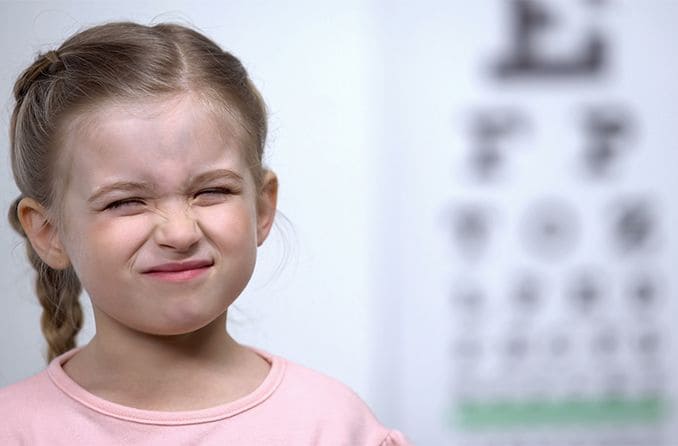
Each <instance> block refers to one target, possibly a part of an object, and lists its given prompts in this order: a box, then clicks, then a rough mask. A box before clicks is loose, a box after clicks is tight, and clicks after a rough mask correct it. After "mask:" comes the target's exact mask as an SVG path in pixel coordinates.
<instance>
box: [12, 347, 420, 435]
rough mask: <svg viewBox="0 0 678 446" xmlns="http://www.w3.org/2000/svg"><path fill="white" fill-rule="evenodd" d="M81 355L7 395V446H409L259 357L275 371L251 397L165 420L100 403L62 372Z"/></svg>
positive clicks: (339, 391)
mask: <svg viewBox="0 0 678 446" xmlns="http://www.w3.org/2000/svg"><path fill="white" fill-rule="evenodd" d="M75 352H76V350H71V351H70V352H67V353H65V354H63V355H61V356H59V357H58V358H56V359H55V360H54V361H52V362H51V363H50V364H49V366H48V368H47V369H46V370H45V371H43V372H41V373H40V374H38V375H36V376H33V377H32V378H28V379H26V380H24V381H21V382H19V383H16V384H13V385H11V386H9V387H6V388H4V389H0V444H2V445H15V444H19V445H50V446H57V445H68V446H73V445H80V444H86V445H113V444H116V445H137V444H138V445H149V446H150V445H163V446H167V445H220V446H221V445H233V446H235V445H243V446H244V445H247V446H256V445H267V446H268V445H294V446H304V445H337V446H338V445H346V446H358V445H374V446H377V445H381V446H397V445H408V444H409V443H408V442H407V440H406V439H405V437H404V436H403V435H402V434H401V433H400V432H398V431H393V430H388V429H386V428H385V427H383V426H382V425H381V424H379V422H378V421H377V420H376V419H375V417H374V415H373V414H372V413H371V412H370V410H369V409H368V407H367V406H366V405H365V403H363V402H362V401H361V400H360V398H359V397H358V396H357V395H356V394H355V393H354V392H353V391H351V390H350V389H349V388H348V387H346V386H344V385H343V384H341V383H339V382H338V381H336V380H334V379H331V378H329V377H327V376H325V375H322V374H320V373H318V372H315V371H312V370H310V369H307V368H304V367H302V366H300V365H297V364H294V363H291V362H289V361H286V360H285V359H283V358H280V357H277V356H273V355H269V354H267V353H265V352H262V351H257V353H259V354H260V355H261V356H262V357H263V358H264V359H266V361H268V362H269V363H270V364H271V370H270V372H269V374H268V376H267V377H266V379H265V380H264V381H263V382H262V383H261V385H259V387H258V388H257V389H256V390H255V391H254V392H252V393H250V394H249V395H247V396H245V397H243V398H240V399H238V400H236V401H232V402H230V403H228V404H224V405H221V406H217V407H212V408H209V409H203V410H195V411H184V412H160V411H149V410H140V409H134V408H131V407H126V406H122V405H119V404H115V403H112V402H110V401H107V400H104V399H101V398H99V397H97V396H95V395H93V394H91V393H89V392H87V391H86V390H85V389H83V388H82V387H80V386H79V385H78V384H76V383H75V381H73V380H72V379H71V378H70V377H69V376H68V375H66V373H65V372H64V370H63V368H62V364H63V363H65V362H66V361H67V360H68V359H69V358H70V357H71V356H73V355H74V354H75Z"/></svg>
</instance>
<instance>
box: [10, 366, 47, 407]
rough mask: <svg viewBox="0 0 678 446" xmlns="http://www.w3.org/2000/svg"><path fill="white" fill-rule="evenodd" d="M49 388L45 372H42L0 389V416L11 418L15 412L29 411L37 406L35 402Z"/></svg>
mask: <svg viewBox="0 0 678 446" xmlns="http://www.w3.org/2000/svg"><path fill="white" fill-rule="evenodd" d="M49 387H51V381H50V380H49V377H48V376H47V372H46V371H43V372H41V373H39V374H37V375H35V376H32V377H30V378H26V379H24V380H22V381H19V382H17V383H14V384H11V385H9V386H7V387H3V388H1V389H0V414H1V415H2V416H11V414H12V413H13V412H16V411H17V410H25V409H30V408H32V406H38V404H37V400H39V399H40V398H41V396H42V395H44V394H45V392H46V391H47V390H48V388H49Z"/></svg>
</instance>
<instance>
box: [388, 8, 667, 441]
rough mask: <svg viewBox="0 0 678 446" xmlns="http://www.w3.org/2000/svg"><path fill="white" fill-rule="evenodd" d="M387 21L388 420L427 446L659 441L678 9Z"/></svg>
mask: <svg viewBox="0 0 678 446" xmlns="http://www.w3.org/2000/svg"><path fill="white" fill-rule="evenodd" d="M389 8H391V10H390V11H389V15H388V19H383V21H382V22H381V23H380V28H379V29H381V32H382V35H381V37H380V41H379V42H380V45H383V46H384V49H385V51H383V54H384V56H383V57H384V60H383V67H384V68H383V72H382V73H379V74H378V76H376V77H377V78H378V79H379V80H380V82H379V85H378V86H377V85H375V88H376V89H383V91H384V93H383V98H382V99H381V101H382V102H383V103H384V104H385V106H384V110H382V114H381V116H382V120H383V122H382V124H383V125H382V126H381V127H382V128H383V130H382V133H381V134H379V135H375V137H376V138H378V139H379V140H380V145H381V146H382V147H384V150H383V152H382V154H381V155H380V156H381V160H380V162H381V164H382V165H387V166H389V169H388V170H389V172H388V173H384V174H382V176H381V178H380V188H381V196H382V197H385V198H384V199H383V200H382V202H381V203H380V204H379V206H381V209H380V211H381V214H382V215H383V217H381V219H380V222H379V232H380V234H381V235H380V237H382V238H383V240H382V241H383V245H384V246H387V245H388V246H389V247H388V248H386V249H385V250H384V252H382V253H380V254H379V258H380V259H381V265H382V266H383V270H384V271H389V273H388V274H384V275H383V276H381V277H378V283H377V285H376V286H377V287H378V289H379V290H381V291H380V296H381V304H382V305H381V306H382V307H383V308H387V310H385V315H384V321H383V322H384V323H383V324H382V325H387V326H388V328H387V329H386V331H385V332H384V333H383V334H382V336H383V338H384V339H385V344H384V345H397V347H396V351H395V352H394V353H393V354H392V355H390V356H389V358H390V359H389V361H390V363H389V362H388V361H386V365H385V366H384V367H387V368H388V367H390V369H391V370H397V371H398V372H397V373H393V372H392V375H393V376H392V378H391V382H390V384H389V385H390V386H391V389H390V390H391V392H392V394H393V395H394V396H393V400H394V401H397V404H396V405H395V406H394V407H393V408H391V409H390V410H391V411H392V412H393V415H392V416H393V417H394V419H398V420H400V421H399V426H401V427H402V429H403V431H405V432H416V434H415V435H413V437H414V439H415V440H417V442H418V443H420V444H428V445H459V446H500V445H510V446H513V445H515V446H574V445H577V446H598V445H601V446H602V445H627V446H663V445H666V446H675V445H678V413H677V412H676V411H677V410H678V409H676V403H677V402H678V401H677V400H676V397H677V396H678V392H677V389H676V387H677V385H678V384H677V383H678V359H677V355H676V349H675V344H676V340H677V331H676V327H678V305H677V303H676V302H677V300H678V296H677V295H676V294H677V291H678V290H677V289H676V277H677V276H678V246H677V244H676V232H677V229H678V222H677V215H676V212H677V207H678V136H677V135H678V50H676V47H677V45H678V2H675V1H665V0H648V1H630V0H629V1H615V0H607V1H605V0H597V1H596V0H588V1H584V0H581V1H579V0H567V1H565V0H563V1H547V0H507V1H482V2H427V1H423V2H419V3H416V4H414V3H410V2H395V3H394V4H393V5H392V6H389ZM391 348H392V347H391ZM384 355H387V354H386V353H384ZM385 357H386V356H385Z"/></svg>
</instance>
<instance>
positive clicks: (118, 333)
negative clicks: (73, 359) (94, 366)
mask: <svg viewBox="0 0 678 446" xmlns="http://www.w3.org/2000/svg"><path fill="white" fill-rule="evenodd" d="M113 324H115V322H114V323H113ZM113 324H111V323H109V321H105V322H103V323H101V322H100V318H97V334H96V335H95V336H94V337H93V338H92V340H91V341H90V343H89V344H88V345H87V346H86V347H85V349H87V350H89V352H88V353H89V354H91V355H92V356H93V357H95V358H96V359H97V361H99V362H100V363H102V364H104V363H107V365H108V366H109V367H113V368H123V367H132V368H148V367H151V368H153V369H156V370H157V368H160V370H164V371H171V370H173V369H176V368H177V367H186V366H189V367H190V366H191V365H193V364H196V365H197V364H200V365H202V366H204V365H205V364H209V363H217V362H218V363H221V362H224V361H225V360H228V359H229V358H230V357H232V356H233V354H235V353H236V352H237V350H238V349H239V348H240V346H239V345H238V344H237V343H236V342H235V340H234V339H233V338H231V336H230V335H229V334H228V332H227V331H226V314H225V313H224V315H223V316H221V317H219V318H217V319H216V320H214V321H213V322H211V323H210V324H208V325H207V326H205V327H203V328H201V329H199V330H197V331H194V332H191V333H186V334H180V335H171V336H159V335H152V334H147V333H141V332H138V331H135V330H131V329H128V328H122V329H121V327H119V326H111V325H113Z"/></svg>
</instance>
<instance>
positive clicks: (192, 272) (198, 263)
mask: <svg viewBox="0 0 678 446" xmlns="http://www.w3.org/2000/svg"><path fill="white" fill-rule="evenodd" d="M212 265H214V262H212V261H211V260H189V261H185V262H170V263H163V264H160V265H156V266H153V267H151V268H149V269H147V270H145V271H144V272H143V273H144V274H145V275H147V276H151V277H154V278H156V279H162V280H168V281H171V282H179V281H186V280H191V279H194V278H196V277H199V276H201V275H202V274H203V273H205V272H207V271H208V270H209V269H210V268H211V267H212Z"/></svg>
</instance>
